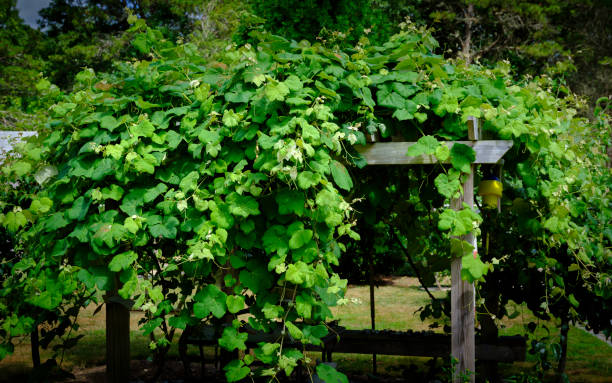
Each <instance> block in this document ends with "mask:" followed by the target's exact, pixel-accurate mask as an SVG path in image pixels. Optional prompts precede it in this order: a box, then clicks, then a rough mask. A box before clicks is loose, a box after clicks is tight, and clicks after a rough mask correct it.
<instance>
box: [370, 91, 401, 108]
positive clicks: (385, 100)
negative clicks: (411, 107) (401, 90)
mask: <svg viewBox="0 0 612 383" xmlns="http://www.w3.org/2000/svg"><path fill="white" fill-rule="evenodd" d="M376 97H377V99H378V105H379V106H384V107H387V108H392V109H402V108H404V106H405V105H406V99H404V97H402V96H400V95H399V94H398V93H396V92H391V93H389V92H387V91H386V90H384V89H382V90H379V91H378V93H376Z"/></svg>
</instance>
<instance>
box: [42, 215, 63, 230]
mask: <svg viewBox="0 0 612 383" xmlns="http://www.w3.org/2000/svg"><path fill="white" fill-rule="evenodd" d="M68 223H69V221H68V220H67V219H66V218H64V214H63V213H61V212H58V213H55V214H53V215H52V216H50V217H49V218H47V221H46V222H45V229H47V231H55V230H58V229H61V228H62V227H65V226H66V225H68Z"/></svg>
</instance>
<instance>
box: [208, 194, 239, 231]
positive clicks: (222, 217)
mask: <svg viewBox="0 0 612 383" xmlns="http://www.w3.org/2000/svg"><path fill="white" fill-rule="evenodd" d="M208 206H209V208H210V211H211V213H210V221H211V222H212V223H214V224H215V225H217V226H219V227H220V228H223V229H229V228H231V227H232V226H233V225H234V217H233V216H232V214H231V212H230V207H229V204H227V203H213V202H212V201H211V202H210V203H209V204H208Z"/></svg>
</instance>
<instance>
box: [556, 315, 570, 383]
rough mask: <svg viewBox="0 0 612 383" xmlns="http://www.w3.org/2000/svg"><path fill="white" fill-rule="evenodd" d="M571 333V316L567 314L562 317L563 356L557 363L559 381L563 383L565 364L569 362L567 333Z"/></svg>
mask: <svg viewBox="0 0 612 383" xmlns="http://www.w3.org/2000/svg"><path fill="white" fill-rule="evenodd" d="M568 333H569V318H568V317H567V314H565V315H564V316H563V318H562V319H561V357H560V358H559V364H558V365H557V382H558V383H563V382H564V379H563V376H564V375H565V365H566V364H567V335H568Z"/></svg>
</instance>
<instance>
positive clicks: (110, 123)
mask: <svg viewBox="0 0 612 383" xmlns="http://www.w3.org/2000/svg"><path fill="white" fill-rule="evenodd" d="M117 126H119V122H118V121H117V119H116V118H115V117H113V116H104V117H102V118H101V119H100V127H102V128H103V129H107V130H110V131H111V132H112V131H113V130H115V128H117Z"/></svg>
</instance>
